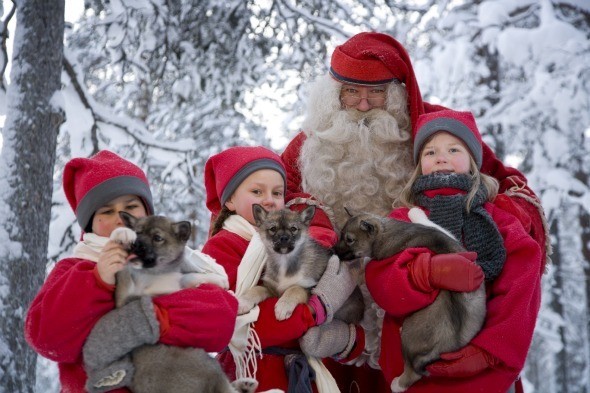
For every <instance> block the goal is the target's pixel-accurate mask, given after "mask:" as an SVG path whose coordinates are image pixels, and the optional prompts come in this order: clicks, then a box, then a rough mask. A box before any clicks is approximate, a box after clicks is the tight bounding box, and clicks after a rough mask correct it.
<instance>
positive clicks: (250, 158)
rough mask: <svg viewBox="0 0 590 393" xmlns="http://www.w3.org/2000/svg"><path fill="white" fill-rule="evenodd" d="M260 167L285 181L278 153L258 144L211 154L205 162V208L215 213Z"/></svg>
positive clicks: (217, 212)
mask: <svg viewBox="0 0 590 393" xmlns="http://www.w3.org/2000/svg"><path fill="white" fill-rule="evenodd" d="M260 169H273V170H275V171H277V172H279V173H280V174H281V176H282V177H283V180H285V181H286V175H285V173H286V171H285V166H284V165H283V161H282V160H281V157H279V155H278V154H276V153H274V152H272V151H270V150H269V149H267V148H264V147H260V146H235V147H230V148H229V149H227V150H224V151H222V152H221V153H219V154H216V155H214V156H211V157H210V158H209V159H208V160H207V163H206V164H205V190H206V192H207V207H208V208H209V210H210V211H211V213H213V214H215V215H217V214H219V212H220V211H221V208H222V206H223V205H224V204H225V202H227V200H228V199H229V198H230V197H231V196H232V194H233V193H234V191H236V189H237V188H238V187H239V185H240V184H241V183H242V182H243V181H244V180H245V179H246V178H247V177H248V176H250V175H251V174H252V173H254V172H256V171H258V170H260Z"/></svg>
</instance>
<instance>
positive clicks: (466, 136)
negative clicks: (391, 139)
mask: <svg viewBox="0 0 590 393" xmlns="http://www.w3.org/2000/svg"><path fill="white" fill-rule="evenodd" d="M416 129H417V131H416V135H415V136H414V162H416V163H418V156H419V155H420V150H422V146H424V143H426V141H427V140H428V138H429V137H430V136H431V135H434V134H435V133H437V132H439V131H446V132H448V133H450V134H452V135H454V136H456V137H457V138H459V139H461V140H462V141H463V142H464V143H465V145H467V148H468V149H469V150H470V151H471V155H473V158H474V160H475V163H476V164H477V167H478V168H479V169H481V162H482V157H483V148H482V141H481V134H480V133H479V130H478V129H477V124H475V118H474V117H473V114H472V113H471V112H459V111H453V110H450V109H446V110H442V111H437V112H430V113H426V114H424V115H421V116H420V117H419V118H418V124H417V126H416Z"/></svg>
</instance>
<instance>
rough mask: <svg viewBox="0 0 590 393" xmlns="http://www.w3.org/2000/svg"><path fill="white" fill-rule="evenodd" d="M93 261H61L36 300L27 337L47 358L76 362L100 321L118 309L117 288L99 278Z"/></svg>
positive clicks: (28, 318)
mask: <svg viewBox="0 0 590 393" xmlns="http://www.w3.org/2000/svg"><path fill="white" fill-rule="evenodd" d="M95 266H96V264H95V263H94V262H91V261H87V260H83V259H76V258H67V259H64V260H62V261H60V262H58V263H57V264H56V265H55V267H54V269H53V270H52V271H51V273H50V274H49V276H48V277H47V279H46V280H45V283H44V284H43V286H42V287H41V289H40V290H39V293H37V295H36V296H35V298H34V299H33V302H32V303H31V305H30V307H29V310H28V312H27V317H26V321H25V338H26V340H27V342H28V343H29V345H31V347H33V348H34V349H35V351H37V352H38V353H39V354H41V355H42V356H43V357H46V358H48V359H51V360H53V361H56V362H60V363H73V362H76V361H77V360H78V359H79V358H80V357H81V356H82V347H83V346H84V342H85V341H86V338H87V337H88V335H89V334H90V331H91V330H92V328H93V327H94V325H95V324H96V322H97V321H98V320H99V319H100V318H101V317H102V316H103V315H104V314H106V313H107V312H109V311H110V310H112V309H113V308H115V301H114V297H113V291H112V290H109V289H108V288H107V287H106V286H105V285H104V284H103V283H102V282H99V281H97V280H96V278H95V274H94V267H95Z"/></svg>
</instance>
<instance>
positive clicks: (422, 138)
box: [366, 110, 542, 393]
mask: <svg viewBox="0 0 590 393" xmlns="http://www.w3.org/2000/svg"><path fill="white" fill-rule="evenodd" d="M417 129H418V130H417V134H416V138H415V141H414V161H415V162H416V163H417V168H416V170H415V172H414V174H413V176H412V178H411V180H410V182H409V184H408V185H407V186H406V188H405V189H404V192H403V193H402V196H401V197H400V201H399V203H400V205H402V206H404V207H400V208H398V209H396V210H394V211H393V212H392V213H391V214H390V217H392V218H395V219H398V220H404V221H409V218H408V211H409V208H410V207H413V206H418V207H420V208H422V209H423V210H424V211H425V212H426V214H427V215H428V216H429V218H430V220H432V221H433V222H435V223H437V224H438V225H440V226H442V227H444V228H446V229H447V230H449V231H450V232H451V233H453V235H454V236H455V237H456V238H457V239H460V240H461V241H462V242H463V244H464V245H465V247H466V248H467V250H469V251H475V252H477V259H476V261H475V262H476V264H477V266H476V265H475V264H473V263H472V262H471V261H470V260H468V259H467V258H465V257H463V256H462V255H459V254H446V255H434V254H433V253H432V252H431V251H430V250H428V249H426V248H411V249H407V250H405V251H403V252H401V253H399V254H397V255H395V256H392V257H391V258H388V259H385V260H382V261H373V262H369V264H368V265H367V268H366V280H367V286H368V288H369V290H370V291H371V294H372V295H373V297H374V299H375V301H376V302H377V303H378V304H379V305H380V306H381V307H382V308H383V309H384V310H385V311H386V313H387V314H386V317H385V320H384V323H383V335H382V345H381V358H380V364H381V368H382V370H383V373H384V375H385V378H386V379H387V381H388V382H389V383H391V385H392V389H394V388H397V385H396V383H397V382H396V381H395V380H394V378H395V377H398V376H399V375H401V374H402V372H403V360H402V351H401V341H400V340H401V339H400V328H401V326H402V323H403V321H404V318H406V317H407V316H409V315H411V314H412V313H413V312H415V311H417V310H420V309H422V308H424V307H425V306H427V305H429V304H430V303H432V302H433V300H434V299H435V298H436V296H437V295H438V292H439V290H440V289H447V290H454V291H467V292H469V291H472V290H474V289H476V288H477V287H478V286H479V285H480V284H481V280H482V278H483V277H482V275H481V271H483V276H485V283H486V293H487V314H486V319H485V322H484V326H483V327H482V329H481V331H480V332H479V333H478V334H477V335H476V336H475V337H474V338H473V340H472V341H471V342H470V343H469V344H468V345H467V346H465V347H464V348H461V349H460V350H458V351H456V352H453V353H445V354H442V355H441V359H440V360H438V361H436V362H434V363H432V364H430V365H429V366H427V371H428V372H429V376H425V377H423V378H422V379H420V380H419V381H418V382H416V383H415V384H414V385H412V386H410V388H409V389H407V392H409V393H413V392H437V393H445V392H449V393H450V392H453V393H457V392H470V393H471V392H498V393H500V392H501V393H505V392H506V391H508V389H509V388H511V387H512V386H514V385H515V384H516V386H515V387H516V388H517V389H518V388H520V389H522V384H521V382H520V381H519V380H518V375H519V372H520V371H521V369H522V368H523V366H524V362H525V359H526V355H527V352H528V349H529V346H530V343H531V339H532V335H533V330H534V327H535V321H536V318H537V313H538V311H539V306H540V296H541V280H540V272H541V270H542V269H541V263H542V261H541V251H540V249H539V245H538V244H537V243H536V242H535V241H534V240H533V239H532V238H531V236H530V235H529V234H528V233H527V231H525V229H524V228H523V226H522V224H521V223H520V221H519V220H518V219H516V218H515V217H514V216H513V215H511V214H510V213H507V212H506V211H505V210H502V209H500V208H499V207H497V206H496V205H494V197H495V196H496V193H497V189H498V185H497V182H496V181H495V180H493V179H492V178H490V177H488V176H486V175H484V174H482V173H480V171H479V169H480V168H481V163H482V142H481V136H480V134H479V131H478V130H477V126H476V124H475V119H474V118H473V115H472V114H471V113H469V112H456V111H451V110H444V111H439V112H434V113H429V114H425V115H421V116H420V118H419V120H418V126H417ZM433 328H436V326H433ZM392 381H393V382H392ZM394 391H396V390H394ZM397 391H400V390H397ZM517 391H518V390H517ZM520 391H522V390H520Z"/></svg>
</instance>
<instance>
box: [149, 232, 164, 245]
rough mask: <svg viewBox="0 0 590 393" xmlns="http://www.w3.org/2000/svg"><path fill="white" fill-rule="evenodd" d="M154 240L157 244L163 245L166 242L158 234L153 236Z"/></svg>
mask: <svg viewBox="0 0 590 393" xmlns="http://www.w3.org/2000/svg"><path fill="white" fill-rule="evenodd" d="M152 240H153V241H155V242H156V243H161V242H163V241H164V238H163V237H162V236H160V235H157V234H156V235H154V236H152Z"/></svg>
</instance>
